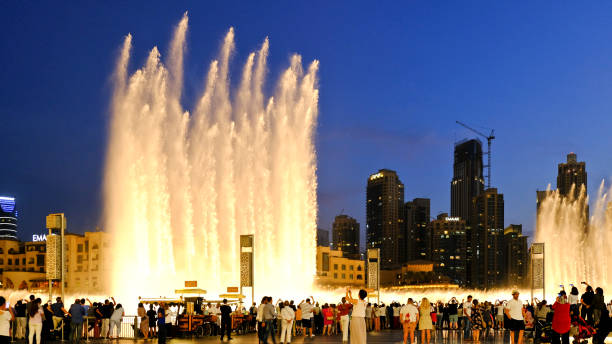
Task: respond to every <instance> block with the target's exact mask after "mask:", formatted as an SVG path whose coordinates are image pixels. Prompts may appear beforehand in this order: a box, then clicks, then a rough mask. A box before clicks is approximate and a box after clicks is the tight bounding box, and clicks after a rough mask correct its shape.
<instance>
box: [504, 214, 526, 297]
mask: <svg viewBox="0 0 612 344" xmlns="http://www.w3.org/2000/svg"><path fill="white" fill-rule="evenodd" d="M504 246H505V248H504V264H505V270H506V285H507V286H511V287H522V286H524V285H525V284H526V282H527V273H528V271H529V269H528V264H527V260H528V258H529V255H528V252H527V236H524V235H523V226H522V225H510V226H508V227H507V228H506V229H505V230H504Z"/></svg>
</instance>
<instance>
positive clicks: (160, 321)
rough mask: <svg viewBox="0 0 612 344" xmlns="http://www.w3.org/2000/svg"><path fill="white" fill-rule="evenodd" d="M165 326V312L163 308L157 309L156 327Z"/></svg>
mask: <svg viewBox="0 0 612 344" xmlns="http://www.w3.org/2000/svg"><path fill="white" fill-rule="evenodd" d="M160 314H161V317H160V316H159V315H160ZM163 325H166V312H165V311H164V307H161V306H160V307H159V308H158V309H157V326H163Z"/></svg>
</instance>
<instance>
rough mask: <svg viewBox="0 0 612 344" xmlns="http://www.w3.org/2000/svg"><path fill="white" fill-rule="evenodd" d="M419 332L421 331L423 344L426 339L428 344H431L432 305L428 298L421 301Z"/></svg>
mask: <svg viewBox="0 0 612 344" xmlns="http://www.w3.org/2000/svg"><path fill="white" fill-rule="evenodd" d="M419 330H421V343H423V342H424V340H423V339H425V341H426V342H427V344H429V341H430V340H431V330H433V323H432V322H431V304H430V303H429V300H428V299H427V298H426V297H424V298H423V300H421V305H420V306H419Z"/></svg>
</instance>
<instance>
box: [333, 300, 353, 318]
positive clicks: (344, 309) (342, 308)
mask: <svg viewBox="0 0 612 344" xmlns="http://www.w3.org/2000/svg"><path fill="white" fill-rule="evenodd" d="M337 308H338V316H343V315H348V314H349V312H350V310H351V308H353V305H351V304H350V303H341V304H339V305H338V307H337Z"/></svg>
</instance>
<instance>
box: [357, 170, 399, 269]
mask: <svg viewBox="0 0 612 344" xmlns="http://www.w3.org/2000/svg"><path fill="white" fill-rule="evenodd" d="M403 212H404V184H402V182H401V181H400V180H399V178H398V176H397V173H395V171H391V170H386V169H383V170H379V171H378V172H377V173H374V174H372V175H371V176H370V177H369V178H368V186H367V190H366V233H367V234H366V247H367V248H380V255H381V260H380V265H381V268H383V269H385V268H393V267H397V266H399V265H400V264H402V263H403V262H404V260H405V250H404V249H403V248H404V247H405V238H404V237H403V235H404V233H403V232H404V230H403V229H404V228H403V227H404V226H403V221H404V214H403Z"/></svg>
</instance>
